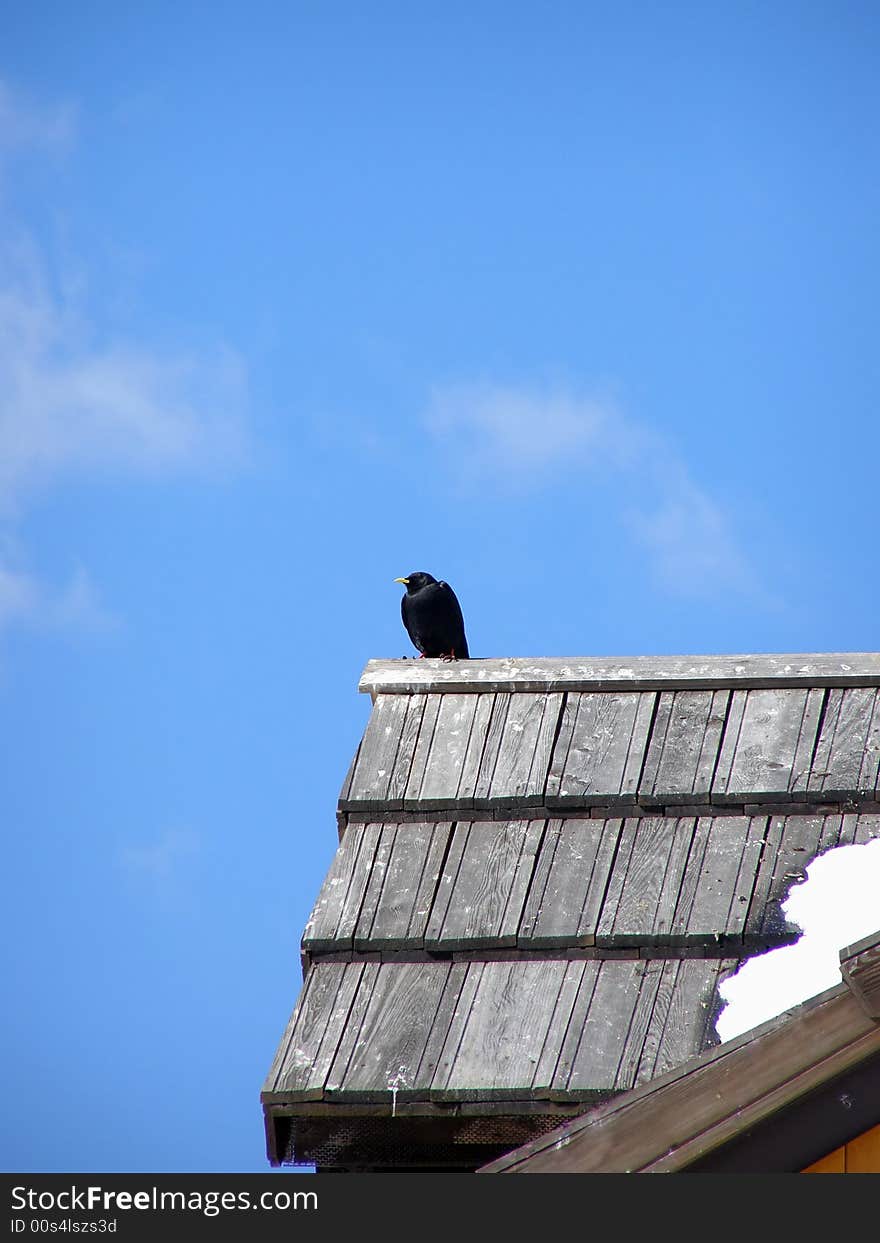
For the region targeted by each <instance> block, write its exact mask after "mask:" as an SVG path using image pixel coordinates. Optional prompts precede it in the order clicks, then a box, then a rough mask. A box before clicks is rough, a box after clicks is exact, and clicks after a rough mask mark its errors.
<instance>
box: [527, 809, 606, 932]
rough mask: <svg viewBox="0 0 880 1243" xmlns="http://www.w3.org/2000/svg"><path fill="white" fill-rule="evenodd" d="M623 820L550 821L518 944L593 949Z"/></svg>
mask: <svg viewBox="0 0 880 1243" xmlns="http://www.w3.org/2000/svg"><path fill="white" fill-rule="evenodd" d="M622 823H623V822H622V821H621V820H600V819H584V818H576V817H572V818H570V819H566V820H553V821H550V822H549V824H548V827H547V831H546V833H545V835H544V840H543V842H542V845H541V851H540V854H539V856H538V864H537V867H536V869H535V875H534V877H533V881H532V885H531V887H530V889H529V893H528V897H527V900H526V903H525V907H524V910H523V918H522V922H521V925H520V929H519V935H518V938H517V943H518V944H519V945H521V946H523V947H529V948H535V949H536V948H539V947H542V948H554V947H560V946H588V945H593V944H594V943H595V934H596V924H597V922H598V919H599V913H600V910H601V908H602V902H603V900H604V897H605V890H606V886H607V884H608V877H609V874H610V870H611V862H612V860H613V858H614V854H615V850H616V848H617V842H618V838H619V836H620V830H621V826H622Z"/></svg>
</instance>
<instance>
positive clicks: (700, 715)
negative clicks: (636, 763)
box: [639, 689, 730, 805]
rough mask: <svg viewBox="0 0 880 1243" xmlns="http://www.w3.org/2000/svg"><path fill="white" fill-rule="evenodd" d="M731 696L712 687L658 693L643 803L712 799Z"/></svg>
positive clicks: (641, 794)
mask: <svg viewBox="0 0 880 1243" xmlns="http://www.w3.org/2000/svg"><path fill="white" fill-rule="evenodd" d="M729 699H730V692H729V691H726V690H725V691H719V690H715V691H713V690H708V689H707V690H694V691H669V692H666V693H664V694H661V695H660V696H659V700H658V708H657V716H656V720H655V723H654V728H653V730H652V732H651V739H650V745H649V747H648V753H647V758H646V762H645V771H644V774H643V776H642V780H641V782H640V784H639V801H640V802H643V803H646V804H648V805H650V804H651V803H658V802H662V803H663V804H664V805H666V804H669V803H671V802H683V803H704V802H707V801H708V799H709V793H710V790H711V788H712V776H713V773H714V770H715V763H716V760H717V758H718V748H719V746H720V742H721V732H722V729H723V726H724V721H725V718H726V714H727V706H728V702H729Z"/></svg>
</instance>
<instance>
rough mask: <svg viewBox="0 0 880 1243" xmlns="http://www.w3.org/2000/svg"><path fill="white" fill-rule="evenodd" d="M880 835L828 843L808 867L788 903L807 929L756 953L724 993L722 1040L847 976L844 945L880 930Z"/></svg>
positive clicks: (723, 987)
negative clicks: (853, 841) (795, 937)
mask: <svg viewBox="0 0 880 1243" xmlns="http://www.w3.org/2000/svg"><path fill="white" fill-rule="evenodd" d="M878 895H880V839H878V840H874V841H870V842H867V843H866V844H864V845H855V846H839V847H838V848H837V849H836V850H829V851H827V852H826V853H825V854H824V855H820V856H819V858H818V859H814V860H813V862H812V863H811V864H810V865H809V867H808V868H807V873H806V880H804V881H803V882H802V883H801V884H798V885H795V886H793V888H792V889H791V891H790V893H789V896H788V897H787V898H786V900H785V902H783V904H782V909H783V911H784V912H785V914H786V917H787V918H788V919H789V920H790V921H791V922H792V923H794V924H796V925H797V926H798V927H799V928H801V929H803V935H802V936H801V937H800V939H799V940H798V941H797V942H796V943H795V944H794V945H785V946H782V947H780V948H779V949H776V950H771V951H770V952H768V953H766V954H760V955H758V956H757V957H755V958H750V959H749V960H748V961H747V962H746V963H744V965H743V966H742V967H740V969H739V971H738V972H737V973H736V975H734V976H731V977H730V978H729V979H728V980H725V981H724V983H723V984H722V985H721V987H720V989H719V992H720V994H721V997H722V999H723V1000H724V1001H725V1002H726V1005H725V1008H724V1010H723V1011H722V1012H721V1014H720V1016H719V1018H718V1021H717V1024H716V1028H717V1031H718V1035H719V1036H720V1037H721V1039H722V1040H732V1039H733V1038H734V1037H735V1036H738V1035H739V1034H740V1033H741V1032H744V1031H749V1030H750V1029H751V1028H753V1027H757V1026H758V1025H759V1024H760V1023H763V1022H765V1021H766V1020H767V1019H771V1018H773V1017H774V1016H775V1015H777V1014H782V1012H783V1011H784V1010H788V1009H790V1008H791V1007H792V1006H796V1005H799V1004H800V1002H802V1001H806V1000H807V999H808V998H809V997H814V996H815V995H816V994H817V993H821V992H824V991H825V989H827V988H833V987H834V985H835V984H839V983H840V981H841V975H840V960H839V952H840V950H841V949H843V948H844V946H847V945H852V944H853V943H854V942H855V941H860V940H861V939H862V937H866V936H869V935H870V934H871V933H873V932H877V931H878V930H880V896H878Z"/></svg>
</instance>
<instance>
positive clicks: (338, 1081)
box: [311, 962, 381, 1093]
mask: <svg viewBox="0 0 880 1243" xmlns="http://www.w3.org/2000/svg"><path fill="white" fill-rule="evenodd" d="M324 965H325V964H323V963H320V964H315V965H314V966H313V967H312V968H311V969H312V970H313V971H320V970H322V969H323V967H324ZM328 965H329V964H328ZM355 968H357V969H358V974H357V975H356V974H355ZM380 968H381V964H380V963H378V962H364V963H357V962H351V963H348V964H347V966H346V974H345V983H346V984H348V982H349V980H354V981H356V987H355V990H354V996H353V998H352V1000H351V1003H350V1006H349V1010H348V1016H347V1018H346V1021H345V1025H344V1026H343V1028H342V1032H341V1034H340V1036H339V1037H338V1040H337V1042H336V1048H335V1052H334V1054H333V1057H332V1060H331V1062H330V1065H329V1068H328V1070H327V1073H326V1077H325V1080H324V1090H325V1092H328V1093H333V1092H338V1091H339V1089H340V1087H341V1086H342V1082H343V1079H344V1077H345V1073H346V1070H347V1067H348V1064H349V1062H350V1061H351V1058H352V1055H353V1053H354V1051H355V1049H357V1048H359V1047H360V1046H361V1045H362V1043H363V1040H364V1037H363V1036H362V1029H363V1024H364V1016H365V1015H366V1012H367V1007H368V1006H369V1004H370V998H371V997H372V995H373V989H374V988H375V986H376V980H377V979H378V976H379V971H380Z"/></svg>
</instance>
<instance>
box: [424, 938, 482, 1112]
mask: <svg viewBox="0 0 880 1243" xmlns="http://www.w3.org/2000/svg"><path fill="white" fill-rule="evenodd" d="M481 970H482V963H478V964H476V970H475V971H474V972H473V973H472V975H471V964H469V963H464V962H453V963H450V966H449V973H448V975H447V977H446V983H445V984H444V986H443V993H442V995H441V997H440V1001H439V1002H438V1004H437V1013H436V1014H435V1016H434V1021H433V1023H432V1024H431V1030H430V1032H429V1033H428V1039H427V1040H426V1042H425V1048H424V1052H423V1053H422V1058H421V1061H420V1062H419V1068H418V1072H417V1080H416V1081H417V1083H419V1084H421V1085H423V1086H424V1088H425V1090H426V1091H427V1093H428V1095H429V1096H430V1094H431V1091H432V1090H433V1087H434V1085H435V1082H436V1080H437V1078H438V1076H439V1078H440V1079H441V1080H443V1079H444V1078H445V1076H446V1074H448V1069H449V1065H451V1060H452V1058H453V1057H454V1056H455V1050H456V1049H457V1048H458V1041H459V1040H460V1039H461V1033H462V1031H463V1030H464V1023H465V1021H466V1019H467V1015H468V1012H469V1010H470V1006H471V1001H472V1000H473V992H474V991H475V989H476V984H477V981H478V980H479V975H480V971H481ZM468 979H471V984H470V985H469V994H468V995H466V994H465V991H464V990H465V984H466V982H467V980H468ZM453 1028H455V1030H454V1031H453ZM444 1050H446V1053H447V1061H446V1062H444V1063H443V1065H442V1066H441V1061H442V1059H443V1054H444Z"/></svg>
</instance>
